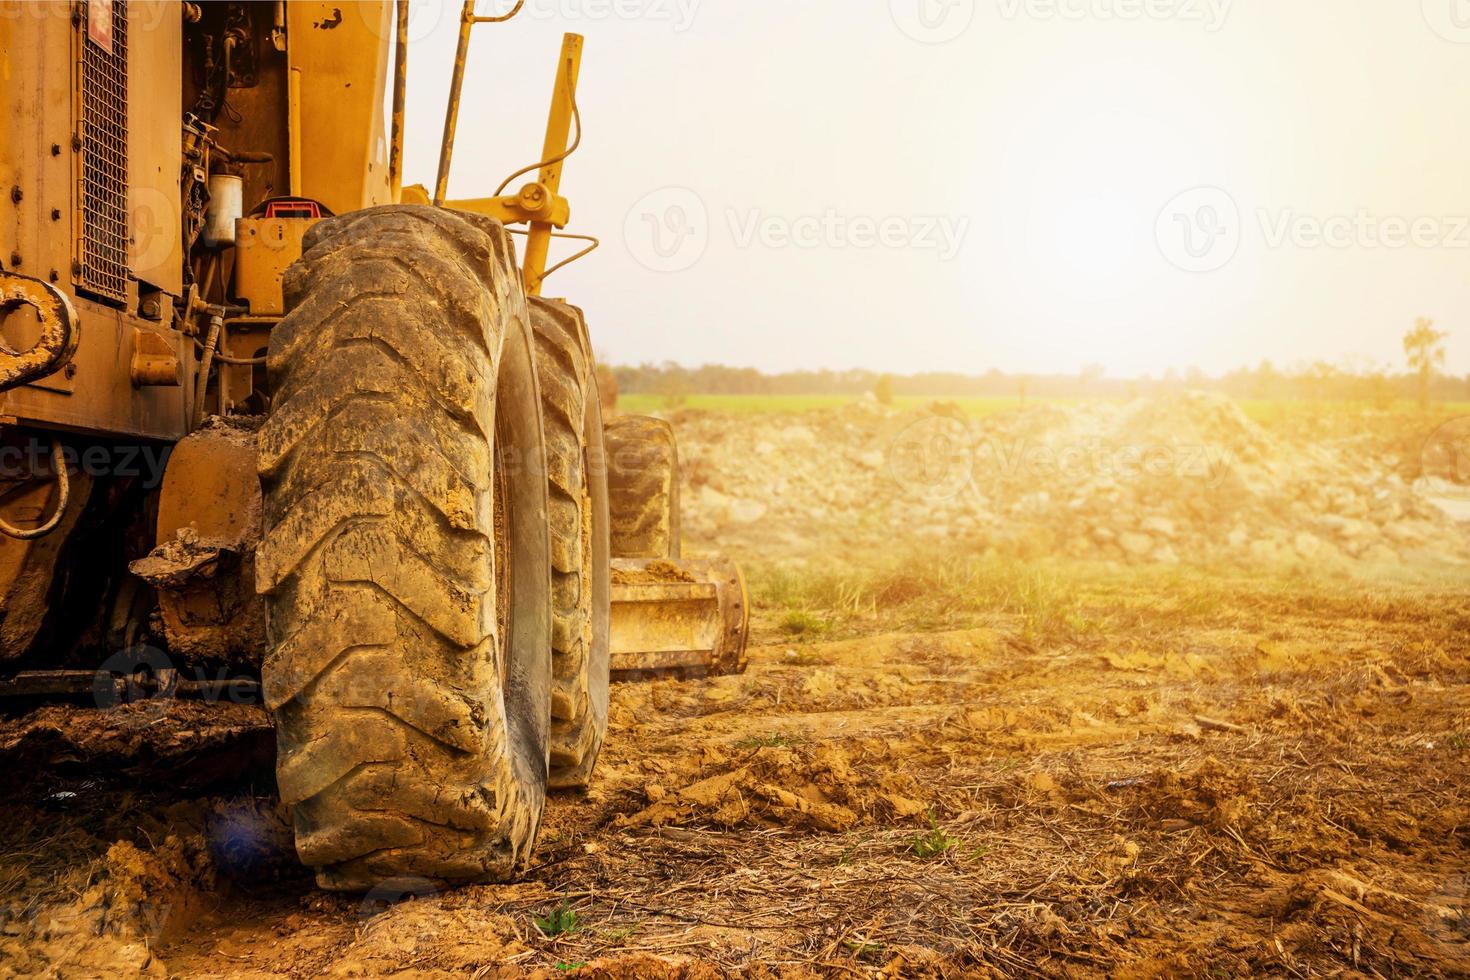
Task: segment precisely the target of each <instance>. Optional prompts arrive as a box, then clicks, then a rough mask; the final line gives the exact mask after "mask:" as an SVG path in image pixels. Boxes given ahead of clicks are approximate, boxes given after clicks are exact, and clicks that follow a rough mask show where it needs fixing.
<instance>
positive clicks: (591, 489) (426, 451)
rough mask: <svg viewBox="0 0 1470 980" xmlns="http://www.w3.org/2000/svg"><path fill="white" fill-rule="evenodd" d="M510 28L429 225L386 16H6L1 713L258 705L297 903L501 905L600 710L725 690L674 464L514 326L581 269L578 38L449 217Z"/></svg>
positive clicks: (351, 9)
mask: <svg viewBox="0 0 1470 980" xmlns="http://www.w3.org/2000/svg"><path fill="white" fill-rule="evenodd" d="M501 6H502V7H503V8H504V7H510V8H511V9H502V10H497V11H486V12H483V13H482V12H479V11H477V10H476V8H475V6H474V4H472V3H467V4H465V6H464V9H463V11H462V12H461V15H460V23H459V37H458V48H457V56H456V59H455V63H454V65H453V68H452V74H451V90H450V97H449V104H448V106H447V107H446V112H445V124H444V130H443V139H442V143H441V146H440V154H439V167H438V172H437V175H436V178H435V182H434V186H433V189H432V191H430V190H428V189H426V188H424V187H421V186H407V187H405V186H404V184H403V180H402V169H403V157H404V154H403V141H404V136H403V133H404V116H405V106H406V101H407V100H406V91H407V77H408V76H407V72H408V60H409V54H410V51H409V46H408V44H407V43H406V40H407V24H408V18H409V10H408V7H407V3H406V2H401V0H400V2H398V3H387V2H363V3H357V2H354V3H341V2H337V3H332V2H327V3H317V2H291V3H279V2H278V3H270V2H217V3H180V2H143V0H81V2H54V3H37V4H30V3H27V4H14V3H9V4H0V78H3V79H4V84H3V86H0V103H3V104H0V147H3V152H0V187H3V188H4V192H5V194H6V195H7V197H8V201H7V202H5V203H4V204H3V206H4V207H5V208H6V209H7V213H6V214H5V216H4V220H3V222H0V261H3V269H0V334H3V337H0V426H3V428H0V468H3V472H0V479H3V483H0V489H3V496H0V535H3V536H0V694H6V695H8V696H10V697H14V698H26V699H35V698H39V697H48V696H68V695H70V696H75V695H77V694H78V693H85V692H87V691H91V692H94V694H95V696H96V698H97V702H98V703H99V704H111V703H113V702H114V701H117V700H119V699H120V700H122V701H124V702H128V701H135V700H137V699H139V698H142V699H146V700H150V701H151V700H154V699H158V698H164V697H206V698H208V697H219V696H222V692H224V691H226V690H228V691H229V692H231V696H234V695H236V694H239V693H240V692H242V691H243V692H245V693H246V695H247V696H248V695H250V694H251V692H255V693H256V694H258V697H259V699H260V701H261V702H262V703H263V704H264V705H265V706H266V707H267V708H269V709H270V711H271V712H272V716H273V719H274V723H275V727H276V732H277V765H276V777H277V785H278V787H279V791H280V795H281V797H282V799H283V801H284V802H285V803H287V804H288V805H289V806H290V808H291V812H292V815H293V820H294V825H295V831H296V848H297V852H298V854H299V856H300V858H301V860H302V861H303V862H304V863H305V864H307V865H308V866H310V867H312V868H314V869H315V870H316V875H317V880H318V882H319V883H320V884H321V885H322V886H323V887H326V888H334V889H363V888H371V887H373V886H375V885H377V884H379V883H381V882H383V881H384V880H388V879H395V878H403V877H414V878H420V879H427V880H430V881H435V882H456V881H464V880H476V879H494V878H498V877H503V876H506V875H509V874H512V873H514V872H515V871H517V870H518V869H519V868H521V867H522V866H523V865H524V864H525V862H526V860H527V857H528V855H529V853H530V851H531V848H532V847H533V845H534V841H535V838H536V832H537V827H538V824H539V821H540V816H541V810H542V805H543V800H544V797H545V793H546V791H547V789H548V787H550V788H577V787H585V786H586V785H587V783H588V781H589V780H590V778H591V776H592V770H593V766H594V764H595V762H596V760H597V756H598V753H599V750H600V747H601V744H602V740H603V734H604V731H605V729H606V726H607V705H608V681H609V677H610V675H612V674H618V673H622V674H627V675H640V674H642V673H645V672H650V671H651V672H667V671H680V672H686V673H687V672H699V671H706V672H725V671H732V670H738V669H741V667H742V666H743V656H744V644H745V634H746V604H745V597H744V588H743V584H742V583H741V581H740V577H739V573H738V570H736V569H735V568H734V567H733V566H732V565H731V564H730V563H728V562H724V561H719V560H708V561H687V560H683V559H681V558H680V554H679V521H678V483H679V480H678V471H677V451H676V448H675V445H674V441H673V436H672V431H671V430H670V429H669V427H668V426H667V424H665V423H663V422H660V421H658V420H655V419H646V418H636V417H618V418H613V419H608V420H606V423H605V422H604V419H603V417H602V408H601V406H600V404H599V398H598V393H597V390H596V382H595V372H594V365H593V356H592V345H591V341H590V339H589V336H588V332H587V327H586V324H585V322H584V317H583V313H582V311H581V310H580V309H579V308H577V307H576V306H573V305H569V304H568V303H566V302H563V301H560V300H554V299H549V298H546V297H544V296H543V295H542V294H543V292H544V291H545V290H544V284H545V281H546V278H547V276H548V275H550V274H551V273H553V272H554V271H556V269H558V268H560V266H561V265H564V264H565V261H570V259H567V260H564V261H562V262H558V263H556V264H553V265H548V261H549V256H550V254H551V251H552V248H553V245H554V243H556V242H560V241H561V240H562V239H571V240H574V241H578V242H587V243H591V244H592V245H593V246H594V247H595V244H596V243H595V240H594V239H592V238H591V236H586V235H580V234H574V233H572V232H568V231H565V230H564V229H565V228H566V227H567V226H568V225H569V224H570V220H571V219H570V205H569V203H568V201H567V199H566V198H565V197H564V196H563V195H562V192H561V180H562V172H563V169H564V167H565V166H566V164H567V162H568V160H569V159H570V158H571V157H572V155H573V153H574V151H575V150H576V149H577V147H578V145H579V144H580V142H581V120H580V113H579V111H578V108H577V102H576V89H577V81H578V74H579V71H580V65H581V52H582V39H581V38H580V37H578V36H576V35H572V34H568V35H566V37H565V38H564V40H563V44H562V47H561V50H560V53H559V55H558V57H557V62H556V70H555V72H554V81H553V85H552V94H551V108H550V112H549V114H548V123H547V128H546V137H545V143H544V146H543V147H542V148H541V150H540V152H539V155H536V156H532V157H531V159H532V160H533V161H534V162H533V163H532V164H531V165H530V166H528V167H526V168H524V169H523V170H520V171H518V172H517V173H515V174H512V175H511V176H510V177H508V178H507V179H506V181H505V182H504V183H502V184H501V186H500V187H499V188H496V189H494V192H493V193H490V194H488V196H485V197H479V198H474V199H468V200H447V199H446V190H447V185H448V177H449V173H450V165H451V161H452V158H453V148H454V137H455V129H456V122H457V118H458V113H459V104H460V101H461V95H462V90H463V79H464V70H465V65H466V61H467V58H468V55H469V50H470V39H471V36H472V35H473V34H474V33H475V31H476V29H477V28H479V27H481V26H482V25H485V24H490V23H500V22H504V21H507V20H510V19H511V17H512V16H514V14H515V13H516V12H517V11H519V9H520V3H515V4H514V6H513V7H511V5H510V3H509V2H507V3H506V4H502V5H501ZM504 30H506V31H513V30H514V28H513V27H510V28H505V29H504ZM390 102H391V109H390V108H389V104H390ZM518 181H519V183H517V182H518ZM557 247H558V248H561V247H564V246H561V245H557ZM585 251H587V249H585V248H583V250H582V251H581V252H579V253H578V254H577V255H573V256H572V258H576V257H579V256H580V255H581V254H585ZM164 458H166V460H167V462H166V466H164V467H163V468H162V477H161V480H159V479H151V478H150V477H151V476H153V475H154V473H153V470H152V468H150V467H147V466H139V465H137V461H138V460H140V459H143V460H161V459H164ZM130 707H136V705H135V704H134V705H128V704H124V705H122V706H120V707H119V709H118V710H126V709H128V708H130Z"/></svg>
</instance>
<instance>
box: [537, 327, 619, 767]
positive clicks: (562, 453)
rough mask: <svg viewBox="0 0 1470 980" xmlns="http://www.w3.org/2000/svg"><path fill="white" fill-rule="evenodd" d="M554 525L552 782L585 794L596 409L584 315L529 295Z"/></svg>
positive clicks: (594, 602) (593, 695) (598, 492)
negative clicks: (579, 790)
mask: <svg viewBox="0 0 1470 980" xmlns="http://www.w3.org/2000/svg"><path fill="white" fill-rule="evenodd" d="M530 304H531V328H532V331H533V332H534V334H535V337H536V373H537V378H538V380H539V382H540V387H541V403H542V417H543V420H544V424H545V430H546V461H547V475H548V482H549V488H548V498H549V507H550V510H549V516H550V524H551V593H552V600H551V601H552V620H551V622H552V680H551V780H550V784H551V786H552V787H553V788H556V789H582V788H585V787H586V786H587V784H588V782H589V781H590V780H591V778H592V769H593V767H594V766H595V765H596V763H597V756H598V753H599V752H600V751H601V749H602V739H603V735H604V734H605V733H606V731H607V698H608V691H607V685H608V666H609V665H608V612H609V610H608V601H609V582H608V577H609V565H608V518H607V467H606V465H605V463H604V461H603V443H602V407H601V402H600V400H599V398H598V392H597V382H596V380H595V377H594V372H593V365H592V349H591V343H590V341H589V339H588V336H587V325H586V321H585V320H584V319H583V316H582V311H581V310H579V309H577V308H576V307H574V306H568V305H566V304H564V303H557V302H554V301H551V300H545V299H540V298H532V299H531V300H530Z"/></svg>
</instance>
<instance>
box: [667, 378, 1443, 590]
mask: <svg viewBox="0 0 1470 980" xmlns="http://www.w3.org/2000/svg"><path fill="white" fill-rule="evenodd" d="M674 422H675V425H676V428H677V430H678V433H679V438H680V452H681V455H682V459H683V464H684V479H685V486H684V496H683V501H684V514H685V516H684V533H685V536H686V542H687V545H688V546H689V548H690V549H691V550H693V551H704V550H710V551H713V550H721V551H724V552H727V553H730V554H733V555H735V556H736V557H745V558H751V557H765V558H801V557H806V558H816V557H818V556H821V555H830V556H834V557H838V558H842V557H856V556H859V555H861V556H867V555H869V554H871V553H872V552H874V551H885V550H893V549H899V548H911V547H915V546H917V547H922V548H928V547H934V546H936V545H940V544H944V545H950V546H958V547H960V548H963V549H965V550H970V549H974V550H976V551H977V552H979V553H986V552H990V551H994V552H995V553H998V554H1003V555H1015V556H1018V557H1036V556H1040V555H1058V556H1066V557H1071V558H1081V559H1100V560H1114V561H1120V562H1130V563H1141V562H1153V563H1164V564H1173V563H1179V562H1185V563H1220V562H1227V563H1235V564H1240V565H1253V564H1271V565H1281V564H1303V565H1312V566H1333V565H1353V564H1373V565H1397V564H1401V563H1415V564H1446V563H1448V564H1459V563H1464V562H1467V561H1470V524H1466V523H1462V522H1460V521H1457V520H1456V519H1455V518H1454V517H1452V516H1451V513H1452V512H1453V511H1454V510H1455V508H1454V507H1453V506H1449V505H1450V504H1453V503H1454V501H1453V500H1451V501H1448V502H1447V501H1446V500H1445V499H1444V496H1443V494H1442V493H1441V494H1434V493H1426V492H1425V490H1424V481H1422V480H1420V481H1417V485H1416V481H1415V475H1416V468H1415V467H1416V463H1417V459H1409V458H1407V457H1406V453H1407V454H1409V455H1413V456H1416V457H1417V455H1418V454H1417V453H1416V452H1415V451H1414V450H1413V447H1414V446H1416V445H1417V446H1423V445H1424V444H1425V441H1426V440H1427V439H1429V438H1430V437H1431V435H1432V433H1431V432H1430V431H1429V430H1432V429H1433V428H1434V426H1432V425H1429V424H1427V423H1426V424H1421V423H1420V422H1418V421H1416V419H1414V418H1413V417H1399V420H1398V421H1396V422H1394V423H1393V427H1394V428H1395V431H1394V432H1393V434H1392V437H1384V438H1375V439H1374V440H1372V441H1371V443H1368V444H1365V440H1364V435H1363V434H1364V432H1366V431H1369V430H1370V429H1374V428H1375V427H1374V426H1368V425H1366V424H1364V425H1357V424H1354V423H1353V421H1352V419H1347V420H1345V421H1339V422H1338V423H1336V424H1335V425H1334V426H1333V427H1332V428H1333V430H1334V431H1333V432H1331V433H1330V434H1323V432H1322V427H1321V426H1312V427H1306V426H1302V425H1299V424H1290V425H1281V426H1272V427H1270V428H1268V427H1264V426H1261V425H1258V424H1256V423H1255V422H1253V421H1252V420H1251V419H1250V418H1248V417H1247V416H1246V415H1245V414H1244V413H1243V412H1242V411H1241V409H1240V408H1239V406H1238V405H1236V404H1235V403H1234V402H1233V401H1231V400H1229V399H1228V398H1225V397H1223V396H1219V395H1213V394H1206V393H1199V392H1189V393H1184V394H1180V395H1172V396H1166V397H1159V398H1145V399H1138V400H1135V401H1132V402H1127V403H1101V402H1099V403H1090V404H1084V405H1078V406H1071V407H1063V406H1058V405H1052V404H1044V405H1038V406H1035V407H1028V408H1022V409H1017V410H1014V411H1010V412H1005V413H1000V414H997V415H994V416H990V417H988V418H985V419H981V420H976V419H970V418H967V417H966V416H965V415H964V413H963V412H961V411H959V410H958V409H957V408H956V407H954V406H950V405H946V404H943V403H935V404H933V405H930V406H929V407H928V408H927V409H925V410H923V411H919V412H894V411H892V410H889V409H886V408H884V407H883V406H881V405H879V404H878V403H877V402H876V401H874V400H872V399H871V398H869V399H866V400H863V401H860V402H856V403H854V404H852V405H849V406H847V407H845V408H843V409H840V410H833V411H816V412H809V413H805V414H801V415H784V416H782V415H766V416H761V415H757V416H729V415H720V414H714V413H708V412H695V411H686V412H680V413H678V414H677V415H676V416H675V417H674ZM1386 424H1387V423H1385V420H1383V419H1377V420H1376V430H1375V431H1381V430H1383V429H1384V428H1385V425H1386ZM1406 428H1415V429H1416V430H1417V429H1418V428H1422V429H1424V430H1425V431H1424V432H1422V433H1418V434H1417V435H1416V434H1415V433H1407V432H1405V431H1402V430H1405V429H1406ZM1308 433H1310V434H1308ZM1440 489H1441V490H1442V489H1443V488H1440Z"/></svg>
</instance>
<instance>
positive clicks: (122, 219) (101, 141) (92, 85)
mask: <svg viewBox="0 0 1470 980" xmlns="http://www.w3.org/2000/svg"><path fill="white" fill-rule="evenodd" d="M92 2H93V0H89V2H88V3H85V4H83V5H82V6H83V9H82V17H83V20H82V29H81V30H82V64H81V74H82V106H81V126H80V129H81V142H82V146H81V158H82V159H81V172H82V176H81V187H80V190H81V209H82V221H81V243H80V248H79V250H78V251H79V252H80V255H79V259H80V264H81V271H80V272H79V273H78V274H77V277H76V284H77V286H78V288H80V289H85V290H87V291H88V292H91V293H95V294H96V295H98V296H100V297H104V298H107V299H113V300H119V301H121V300H125V299H126V298H127V279H128V9H127V2H126V0H113V2H112V53H111V54H109V53H108V52H107V51H106V50H105V49H104V48H103V47H102V46H101V45H99V44H97V43H96V42H95V41H93V40H91V39H90V38H88V37H87V26H86V25H87V23H88V20H87V18H88V17H90V16H91V14H92V13H93V11H92V10H91V9H90V8H91V6H92Z"/></svg>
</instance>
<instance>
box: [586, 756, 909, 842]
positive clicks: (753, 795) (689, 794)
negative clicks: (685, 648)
mask: <svg viewBox="0 0 1470 980" xmlns="http://www.w3.org/2000/svg"><path fill="white" fill-rule="evenodd" d="M716 768H718V769H719V771H718V772H716V773H715V774H714V775H704V774H703V773H701V777H702V778H700V779H698V780H696V781H695V782H692V783H690V784H689V785H687V786H684V787H683V788H681V789H678V790H675V791H672V792H671V791H669V790H667V789H665V788H664V787H663V786H662V785H660V784H657V783H649V784H647V785H646V786H645V787H644V789H643V792H644V795H645V797H646V798H647V800H648V805H647V806H646V807H644V808H643V809H641V810H639V811H637V812H636V813H632V814H627V815H620V816H619V817H618V818H617V819H616V821H615V823H616V825H617V826H619V827H664V826H685V825H689V824H701V825H709V826H717V827H723V828H727V829H728V828H734V827H750V826H762V825H766V826H785V827H794V828H803V829H808V830H817V831H827V832H833V833H838V832H842V831H847V830H851V829H853V828H854V827H856V826H858V825H859V824H872V823H874V822H875V821H886V820H889V819H898V820H902V819H904V818H908V817H913V816H915V815H917V814H921V813H923V812H925V809H926V807H925V804H924V803H922V802H920V801H918V800H914V799H912V798H910V797H908V796H904V795H903V794H902V793H901V792H899V791H898V789H897V788H896V787H897V783H898V782H899V781H900V780H901V777H898V778H895V779H890V780H888V781H880V780H877V779H875V778H872V777H871V776H865V775H860V774H859V773H857V772H856V771H854V769H853V767H852V761H851V759H850V758H849V756H848V754H847V753H846V752H844V751H843V750H842V749H841V748H838V747H835V746H830V745H821V746H816V747H814V748H811V749H807V750H796V749H793V748H789V747H784V746H765V747H761V748H759V749H757V750H756V751H755V753H754V754H753V755H751V756H750V757H748V758H746V759H744V760H741V761H739V762H736V763H733V764H725V765H720V766H717V767H716ZM890 784H893V785H890ZM902 788H903V789H904V790H906V791H909V792H912V791H913V788H912V787H911V786H904V787H902Z"/></svg>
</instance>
